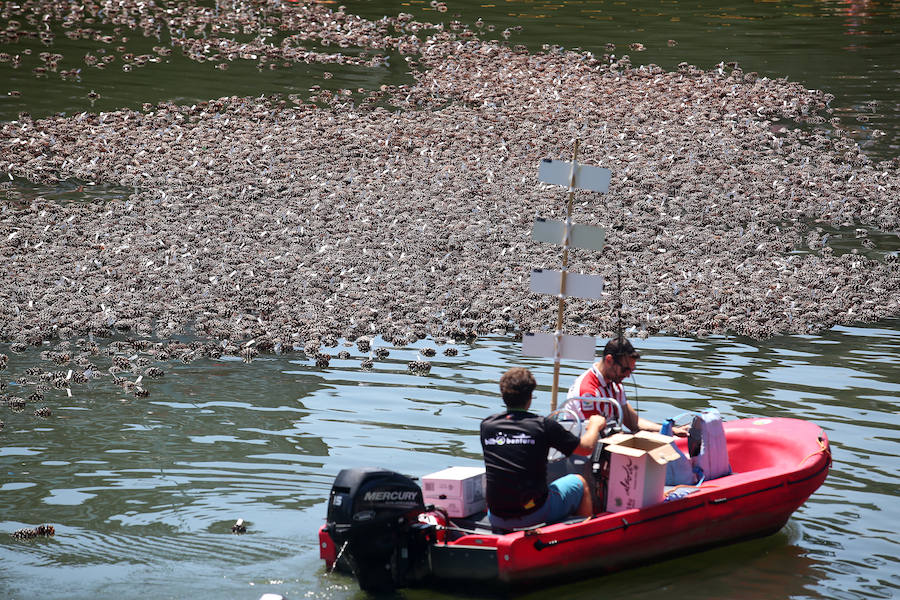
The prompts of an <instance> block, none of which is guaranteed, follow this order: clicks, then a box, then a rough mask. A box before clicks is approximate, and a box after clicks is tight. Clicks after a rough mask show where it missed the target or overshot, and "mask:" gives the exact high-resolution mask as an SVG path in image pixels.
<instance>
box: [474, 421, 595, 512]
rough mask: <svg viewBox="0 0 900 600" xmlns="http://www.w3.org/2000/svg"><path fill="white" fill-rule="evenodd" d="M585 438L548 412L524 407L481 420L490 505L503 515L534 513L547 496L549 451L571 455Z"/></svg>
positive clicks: (488, 501) (488, 503) (488, 502)
mask: <svg viewBox="0 0 900 600" xmlns="http://www.w3.org/2000/svg"><path fill="white" fill-rule="evenodd" d="M579 443H580V440H579V439H578V438H577V437H575V436H574V435H573V434H572V433H570V432H569V431H566V429H565V428H564V427H563V426H562V425H560V424H559V423H557V422H556V421H554V420H553V419H548V418H547V417H541V416H539V415H535V414H532V413H530V412H527V411H524V410H515V411H507V412H505V413H500V414H499V415H492V416H490V417H488V418H486V419H485V420H484V421H482V422H481V447H482V449H483V450H484V465H485V471H486V480H487V505H488V508H490V510H491V512H492V513H493V514H495V515H497V516H499V517H503V518H507V519H509V518H514V517H519V516H522V515H526V514H528V513H531V512H533V511H535V510H537V509H538V508H540V507H541V506H543V504H544V501H545V500H546V499H547V451H548V450H549V449H550V448H551V447H553V448H556V449H557V450H559V451H560V452H562V453H563V454H565V455H566V456H568V455H570V454H572V452H574V451H575V449H576V448H578V444H579Z"/></svg>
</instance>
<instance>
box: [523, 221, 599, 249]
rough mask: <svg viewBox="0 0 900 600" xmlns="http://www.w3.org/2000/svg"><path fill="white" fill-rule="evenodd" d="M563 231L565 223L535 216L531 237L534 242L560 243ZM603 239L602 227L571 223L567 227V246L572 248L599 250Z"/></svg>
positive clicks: (563, 234) (564, 230)
mask: <svg viewBox="0 0 900 600" xmlns="http://www.w3.org/2000/svg"><path fill="white" fill-rule="evenodd" d="M565 233H566V224H565V223H563V222H562V221H554V220H552V219H545V218H543V217H537V218H536V219H535V220H534V229H532V230H531V239H533V240H534V241H536V242H546V243H549V244H562V243H563V238H564V236H565ZM605 240H606V231H605V230H604V229H603V228H602V227H593V226H591V225H572V226H571V227H570V229H569V246H570V247H573V248H584V249H585V250H598V251H599V250H603V242H604V241H605Z"/></svg>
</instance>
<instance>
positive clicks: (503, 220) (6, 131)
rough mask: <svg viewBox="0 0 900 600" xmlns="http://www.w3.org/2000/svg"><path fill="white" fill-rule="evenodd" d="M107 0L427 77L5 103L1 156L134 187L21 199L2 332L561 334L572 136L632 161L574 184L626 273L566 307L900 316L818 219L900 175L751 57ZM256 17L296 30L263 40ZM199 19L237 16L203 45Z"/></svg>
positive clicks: (588, 323)
mask: <svg viewBox="0 0 900 600" xmlns="http://www.w3.org/2000/svg"><path fill="white" fill-rule="evenodd" d="M51 4H54V3H35V4H32V5H31V6H35V7H39V6H45V5H51ZM85 6H88V7H89V6H91V5H89V4H86V5H85ZM103 6H104V7H105V8H104V10H109V11H119V12H118V13H116V15H118V16H116V15H114V14H113V13H111V12H107V13H104V14H103V15H101V16H95V17H92V18H96V19H106V20H107V21H111V22H113V23H118V22H117V21H115V19H119V20H120V21H121V22H120V23H118V25H117V26H119V27H125V28H131V29H141V28H143V29H144V34H145V35H154V31H156V30H155V29H154V27H162V26H163V24H164V25H165V27H167V28H169V29H170V30H171V29H172V28H173V27H178V26H179V25H180V27H178V30H179V31H180V32H181V35H180V36H179V37H178V40H179V41H178V43H177V44H174V45H177V46H179V47H180V48H181V49H182V50H184V51H186V52H188V55H189V56H190V57H191V58H194V59H199V58H198V57H199V56H206V57H207V58H208V57H209V56H215V57H216V60H221V59H222V51H221V50H216V48H220V49H221V48H225V49H226V50H225V53H226V54H228V53H232V54H233V53H237V55H236V57H234V58H235V59H236V58H240V57H241V56H242V54H241V53H248V52H249V53H251V54H253V55H255V56H257V57H271V59H273V60H278V61H282V60H286V61H312V60H325V59H323V58H321V57H323V56H327V54H326V53H322V52H320V51H319V50H321V48H319V49H317V50H304V51H303V52H300V53H293V52H286V51H285V48H290V47H291V45H292V44H294V45H296V44H298V43H300V42H306V41H311V42H315V43H316V44H318V45H320V46H321V45H323V42H326V41H327V43H328V45H329V46H337V47H342V46H344V47H355V48H360V47H362V48H366V49H369V50H379V51H380V50H388V51H391V52H400V53H402V54H404V55H405V56H406V58H407V62H408V63H409V64H410V65H411V68H412V73H413V76H414V78H415V83H413V84H410V85H403V86H383V89H380V90H375V91H373V92H372V93H371V94H370V95H369V96H368V97H367V98H366V99H365V100H364V101H362V102H357V100H358V98H354V97H351V96H350V94H349V93H347V94H345V93H343V92H342V91H339V92H338V93H330V92H327V91H324V90H314V91H313V95H314V97H313V98H312V99H313V100H316V101H317V102H319V104H313V103H311V102H310V101H309V100H310V98H308V97H307V98H303V97H301V96H302V95H299V94H298V95H294V96H290V97H287V98H279V97H271V98H266V97H260V98H245V97H226V98H219V99H211V100H209V101H206V102H200V103H198V104H196V105H193V106H176V105H173V104H158V105H153V106H151V105H145V107H144V109H143V110H141V111H133V110H120V111H116V112H107V113H100V114H88V113H83V114H79V115H74V116H58V117H50V118H44V119H37V120H33V119H32V118H31V117H29V116H28V115H21V116H20V118H19V119H18V120H16V121H14V122H10V123H5V124H3V126H2V128H0V172H8V173H9V174H10V175H11V176H14V177H21V178H27V179H29V180H32V181H36V182H54V181H58V180H61V179H72V178H74V179H77V180H79V181H84V182H90V183H103V184H115V185H119V186H128V187H131V188H133V189H134V193H133V194H131V195H129V196H127V197H123V198H122V199H120V200H117V201H112V202H106V203H99V202H97V203H82V204H71V205H59V204H54V203H51V202H48V201H44V200H42V199H40V198H37V199H34V200H33V201H32V202H30V203H29V204H27V205H25V206H22V205H20V204H14V203H13V202H10V201H7V202H6V203H5V204H4V205H3V208H2V211H0V339H3V340H7V341H14V342H17V343H19V344H36V343H40V342H41V341H42V340H47V339H59V338H62V339H68V338H72V337H76V336H84V335H86V334H89V333H92V334H95V335H104V334H109V333H110V332H111V331H119V332H129V333H130V334H133V335H137V336H150V335H156V336H158V337H160V338H165V337H167V336H170V335H172V334H174V333H177V332H181V331H183V330H184V329H185V328H190V329H191V330H192V331H194V332H196V333H197V334H199V335H200V336H202V337H205V338H209V339H212V340H217V341H223V340H224V341H225V343H226V344H235V346H236V347H243V346H242V345H243V344H246V343H247V341H256V342H258V345H257V346H255V348H261V349H266V348H275V347H288V346H289V347H304V348H313V347H318V346H319V344H322V343H324V341H325V340H332V339H336V338H345V339H347V340H355V339H357V338H359V337H360V336H364V335H366V336H372V335H381V336H382V337H383V338H384V339H385V340H387V341H388V342H393V343H395V344H397V345H402V344H406V343H409V342H411V341H413V340H415V339H420V338H424V337H427V336H432V337H435V338H439V337H452V338H456V339H465V338H471V337H473V336H479V335H485V334H490V333H512V334H520V333H521V332H524V331H534V330H542V329H544V330H546V329H548V328H550V327H551V326H552V324H553V323H554V322H555V310H556V300H555V298H550V297H542V296H538V295H535V294H532V293H530V292H529V289H528V288H529V274H530V271H531V269H532V268H558V267H559V265H560V251H559V248H555V247H552V246H548V245H546V244H539V243H536V242H533V241H532V240H531V236H530V231H531V227H532V224H533V222H534V218H535V217H538V216H540V217H547V218H555V219H562V218H564V209H565V199H566V193H565V190H564V189H563V188H558V187H551V186H545V185H543V184H541V183H540V182H539V181H538V179H537V171H538V164H539V161H540V160H541V159H542V158H545V157H553V158H558V159H560V158H561V159H566V158H568V157H569V155H570V154H571V151H572V141H573V140H574V139H575V138H577V139H578V140H580V144H581V151H580V154H579V160H581V161H583V162H585V163H589V164H594V165H600V166H603V167H607V168H610V169H611V170H612V174H613V176H612V183H611V186H610V190H609V193H608V194H605V195H600V194H596V193H591V192H578V193H577V194H576V197H575V206H574V216H573V221H574V222H576V223H581V224H586V225H596V226H601V227H604V228H605V229H606V231H607V245H606V248H605V249H604V250H603V251H602V252H593V251H585V250H575V251H573V252H572V253H571V254H570V268H572V270H574V271H578V272H584V273H592V274H600V275H603V276H604V277H605V279H606V281H607V288H606V291H605V293H604V297H603V298H601V299H600V300H574V301H571V302H570V303H569V307H568V309H567V320H566V323H567V326H566V328H567V330H569V331H571V332H573V333H584V334H602V335H609V334H610V333H611V332H612V331H614V330H615V329H616V327H617V326H618V311H617V307H618V305H619V303H620V302H621V305H622V306H621V316H622V325H623V326H624V328H626V329H627V331H628V333H629V334H630V335H649V334H654V333H658V332H666V333H673V334H688V335H699V336H703V335H707V334H711V333H719V332H733V333H737V334H742V335H748V336H752V337H766V336H771V335H775V334H781V333H811V332H815V331H819V330H822V329H825V328H828V327H831V326H833V325H835V324H838V323H849V322H858V321H876V320H879V319H882V318H886V317H895V316H897V314H898V312H900V310H898V309H900V300H898V298H900V294H898V287H900V263H898V261H897V260H896V257H895V256H894V255H892V254H885V255H884V256H883V257H882V258H881V259H879V260H875V259H872V258H868V257H867V256H865V255H864V254H858V253H847V254H842V255H839V254H838V253H835V252H833V251H832V248H831V247H830V246H829V245H828V244H827V242H823V240H824V239H825V236H824V235H822V233H823V229H822V228H823V227H826V228H827V227H830V226H851V227H856V228H858V229H859V230H860V231H861V232H862V233H861V234H860V235H865V233H866V232H867V231H869V230H870V229H874V230H885V231H891V230H896V229H897V228H898V227H900V209H898V204H900V193H898V192H900V185H898V182H900V178H898V172H897V162H896V161H889V162H882V163H879V164H872V163H871V162H870V161H868V160H867V159H866V157H865V156H864V155H863V154H862V153H861V152H860V150H859V148H858V147H857V146H856V144H855V143H854V142H853V141H851V140H849V139H848V138H845V137H843V136H841V135H840V129H839V127H837V128H836V133H835V134H834V135H832V136H828V137H826V136H825V135H823V134H822V133H821V132H818V131H815V130H812V131H810V130H807V129H801V128H799V127H797V126H795V125H796V123H797V122H801V123H802V122H810V123H816V122H819V121H822V120H824V119H826V118H828V103H829V100H830V97H829V96H828V95H827V94H825V93H823V92H821V91H816V90H806V89H804V88H803V87H802V86H801V85H799V84H797V83H792V82H787V81H786V80H782V79H775V80H773V79H767V78H762V77H758V76H756V75H755V74H753V73H744V72H742V71H741V69H740V68H739V67H738V66H737V65H724V64H723V65H720V66H719V67H717V68H714V69H712V70H710V71H704V70H700V69H697V68H695V67H693V66H691V65H686V64H683V65H681V66H680V67H679V68H678V69H677V70H675V71H673V72H667V71H664V70H662V69H660V68H659V67H656V66H654V65H648V66H634V65H632V64H631V61H630V60H629V59H628V57H627V56H622V57H616V56H614V55H605V56H603V57H597V56H594V55H591V54H589V53H584V52H571V51H566V50H564V49H562V48H558V47H548V48H546V49H544V50H543V51H539V52H529V51H528V50H526V49H525V48H523V47H521V46H511V45H509V44H506V43H504V42H498V41H485V40H483V39H480V38H479V35H478V32H477V31H475V30H473V29H471V28H469V27H467V26H465V25H462V24H460V23H457V22H453V23H451V24H450V26H449V27H443V26H435V25H430V24H422V23H417V22H415V21H413V20H412V19H411V17H410V16H409V15H399V16H397V17H393V18H386V19H383V20H381V21H367V20H365V19H361V18H358V17H354V16H353V15H349V14H347V13H346V11H345V10H343V9H339V10H337V11H333V10H331V9H329V8H327V7H325V6H323V5H318V4H288V3H279V4H269V5H266V6H267V10H266V11H261V10H259V7H258V6H257V5H256V4H253V5H251V4H240V3H235V4H234V5H233V6H234V10H233V11H226V10H220V11H219V12H215V11H213V10H212V9H201V8H196V7H193V8H192V7H186V6H182V5H179V6H178V7H172V8H166V9H161V8H160V7H157V6H156V5H154V4H153V3H133V2H120V3H116V6H117V7H124V8H116V7H112V6H110V5H103ZM220 6H221V5H220ZM251 9H252V10H251ZM86 10H87V9H86ZM169 11H172V12H169ZM54 18H55V17H54ZM86 19H87V17H85V16H84V14H81V15H77V16H76V17H73V18H71V19H70V21H71V23H72V26H75V24H76V23H82V22H83V21H84V20H86ZM154 19H155V20H154ZM178 19H181V21H177V20H178ZM176 21H177V22H176ZM163 22H164V23H163ZM217 27H218V29H217ZM242 27H243V28H248V30H250V31H254V32H256V33H259V32H260V31H262V29H263V28H264V27H273V28H275V29H277V30H278V31H279V32H281V35H282V36H283V38H282V37H279V39H278V40H277V41H274V40H268V39H267V38H266V37H265V36H264V35H257V36H256V37H254V38H253V39H252V40H250V41H241V40H240V39H238V38H237V37H235V36H234V33H235V31H239V30H240V31H244V30H243V29H241V28H242ZM204 28H205V29H204ZM254 28H255V29H254ZM204 32H205V34H206V35H213V34H215V35H216V36H217V37H222V38H223V39H225V38H227V40H226V41H225V43H224V45H222V44H219V45H218V46H217V45H216V44H208V43H207V42H204V43H203V45H201V46H198V45H197V42H196V40H199V39H201V38H202V37H203V35H204ZM229 35H231V36H232V37H231V38H228V36H229ZM282 39H283V40H289V39H290V40H292V41H291V42H288V43H287V45H285V43H284V42H283V41H281V40H282ZM191 40H194V41H191ZM173 41H174V38H173ZM241 44H244V46H243V47H242V48H241ZM207 46H208V47H207ZM198 48H203V49H204V50H203V52H200V51H199V50H198ZM226 59H227V56H226ZM203 60H205V58H204V59H203ZM371 64H372V65H373V66H372V68H379V67H378V66H377V65H378V62H377V61H374V62H371ZM346 91H347V92H351V91H350V90H346ZM776 120H778V121H779V123H780V124H779V125H778V126H776V125H775V124H774V122H775V121H776ZM785 122H786V123H787V126H786V127H785V126H784V125H783V123H785ZM838 125H839V123H836V126H838ZM619 280H621V290H620V289H619V285H618V284H619ZM313 354H314V355H316V353H315V352H313Z"/></svg>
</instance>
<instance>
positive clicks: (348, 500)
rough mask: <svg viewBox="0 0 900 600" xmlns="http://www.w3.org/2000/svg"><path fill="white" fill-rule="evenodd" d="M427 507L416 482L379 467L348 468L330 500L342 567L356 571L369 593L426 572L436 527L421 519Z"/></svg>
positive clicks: (330, 516) (333, 536)
mask: <svg viewBox="0 0 900 600" xmlns="http://www.w3.org/2000/svg"><path fill="white" fill-rule="evenodd" d="M424 511H425V504H424V502H423V500H422V489H421V488H420V487H419V486H418V485H417V484H416V482H415V481H413V480H412V479H410V478H409V477H406V476H405V475H401V474H399V473H394V472H393V471H387V470H385V469H377V468H361V469H343V470H342V471H341V472H340V473H338V476H337V477H336V478H335V480H334V484H333V485H332V487H331V496H330V498H329V501H328V518H327V522H326V529H327V531H328V533H329V535H330V536H331V539H332V540H334V542H335V544H336V546H337V548H338V552H339V559H338V564H337V567H338V568H339V569H342V570H349V571H352V572H353V574H354V575H355V576H356V578H357V580H358V581H359V587H360V588H362V589H363V590H365V591H373V592H376V591H377V592H381V591H390V590H393V589H395V588H396V587H399V586H402V585H404V584H406V583H408V582H412V581H416V580H418V579H420V578H422V577H424V576H425V575H426V573H425V572H424V571H425V569H426V564H427V552H428V545H429V544H430V543H431V542H433V541H434V539H435V528H434V526H433V525H431V526H428V525H425V524H422V523H418V516H419V515H420V514H421V513H423V512H424Z"/></svg>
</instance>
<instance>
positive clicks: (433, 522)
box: [319, 418, 831, 590]
mask: <svg viewBox="0 0 900 600" xmlns="http://www.w3.org/2000/svg"><path fill="white" fill-rule="evenodd" d="M724 426H725V435H726V439H727V446H728V457H729V460H730V462H731V467H732V474H731V475H728V476H725V477H721V478H719V479H714V480H712V481H708V482H704V483H702V484H701V485H700V486H699V487H698V489H697V490H696V491H693V492H692V493H690V494H689V495H687V496H684V497H681V498H678V499H675V500H667V501H665V502H661V503H659V504H655V505H653V506H649V507H646V508H643V509H631V510H625V511H622V512H616V513H601V514H597V515H595V516H593V517H590V518H587V519H584V518H581V519H577V520H570V521H568V522H565V523H558V524H555V525H548V526H541V527H536V528H534V529H530V530H527V531H516V532H493V531H491V529H490V526H489V525H487V524H486V521H484V520H481V521H475V520H466V519H450V520H446V519H445V518H444V516H443V515H442V514H441V513H440V512H437V511H434V510H429V508H433V507H425V506H424V504H423V501H422V492H421V489H420V488H419V486H418V485H417V484H416V483H415V482H414V481H412V480H411V479H409V478H407V477H404V476H402V475H399V474H397V473H392V472H390V471H385V470H379V469H346V470H344V471H342V472H341V473H340V474H339V475H338V477H337V479H336V480H335V483H334V487H333V488H332V491H331V497H330V499H329V506H328V519H327V522H326V524H325V526H323V527H322V528H321V530H320V532H319V541H320V553H321V557H322V558H323V559H324V560H325V563H326V565H327V567H328V569H335V568H337V569H340V570H342V571H347V572H351V573H353V574H354V575H355V576H356V578H357V579H358V581H359V583H360V587H362V588H363V589H365V590H384V589H391V588H394V587H399V586H407V585H421V584H427V583H428V582H430V581H435V580H452V581H482V582H497V583H502V584H520V583H526V582H534V581H537V580H544V579H552V578H555V577H558V576H561V575H568V574H573V573H581V572H584V573H590V574H592V575H596V574H598V573H601V572H608V571H613V570H616V569H621V568H624V567H627V566H631V565H637V564H641V563H646V562H649V561H654V560H659V559H661V558H663V557H667V556H672V555H676V554H684V553H686V552H690V551H695V550H699V549H703V548H708V547H711V546H715V545H720V544H726V543H729V542H734V541H737V540H741V539H747V538H752V537H759V536H765V535H770V534H772V533H775V532H777V531H778V530H779V529H781V528H782V527H783V526H784V524H785V523H786V522H787V520H788V518H790V516H791V514H792V513H793V512H794V511H795V510H796V509H797V508H798V507H799V506H800V505H801V504H803V503H804V502H805V501H806V499H807V498H809V497H810V495H811V494H812V493H813V492H814V491H816V489H818V487H819V486H820V485H821V484H822V482H823V481H824V480H825V477H826V476H827V474H828V469H829V466H830V464H831V454H830V449H829V445H828V438H827V437H826V435H825V432H824V431H823V430H822V429H821V428H819V427H818V426H816V425H814V424H812V423H809V422H806V421H800V420H796V419H768V418H760V419H744V420H738V421H731V422H726V423H725V424H724ZM676 443H678V444H679V447H680V448H681V449H682V450H685V448H684V446H685V443H686V442H685V440H684V439H679V440H678V441H677V442H676Z"/></svg>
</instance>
